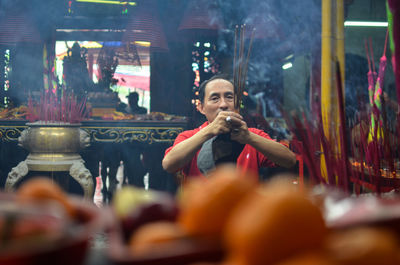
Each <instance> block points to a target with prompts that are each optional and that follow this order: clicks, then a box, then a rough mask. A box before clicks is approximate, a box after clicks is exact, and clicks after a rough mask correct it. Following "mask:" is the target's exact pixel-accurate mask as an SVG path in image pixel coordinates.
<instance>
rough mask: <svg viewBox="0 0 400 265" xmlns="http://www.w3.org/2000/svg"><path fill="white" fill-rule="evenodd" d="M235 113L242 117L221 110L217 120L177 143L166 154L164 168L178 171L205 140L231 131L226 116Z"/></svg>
mask: <svg viewBox="0 0 400 265" xmlns="http://www.w3.org/2000/svg"><path fill="white" fill-rule="evenodd" d="M234 115H236V116H237V117H238V118H241V116H240V115H238V114H235V113H232V112H226V111H221V112H220V113H219V114H218V116H217V117H216V118H215V120H214V121H213V122H212V123H210V124H209V125H208V126H207V127H205V128H203V129H201V130H200V131H199V132H198V133H196V134H195V135H193V136H192V137H190V138H188V139H186V140H184V141H182V142H180V143H179V144H177V145H175V146H174V147H173V148H172V149H171V150H170V151H169V152H168V153H167V154H166V155H165V157H164V159H163V161H162V166H163V168H164V170H166V171H167V172H169V173H174V172H176V171H178V170H179V169H181V168H183V167H184V166H185V165H186V164H188V163H189V162H190V161H191V160H192V158H193V157H194V156H195V155H196V152H197V151H198V150H199V149H200V148H201V147H202V145H203V143H204V142H205V141H207V140H209V139H211V138H212V137H214V136H216V135H219V134H222V133H228V132H230V130H231V128H230V126H229V124H228V123H227V122H226V117H227V116H232V117H233V116H234Z"/></svg>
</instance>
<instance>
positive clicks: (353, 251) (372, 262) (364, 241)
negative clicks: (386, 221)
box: [326, 227, 400, 265]
mask: <svg viewBox="0 0 400 265" xmlns="http://www.w3.org/2000/svg"><path fill="white" fill-rule="evenodd" d="M326 248H327V252H328V254H329V255H330V256H331V257H332V259H333V260H335V261H337V262H338V263H340V264H342V265H351V264H363V265H376V264H379V265H395V264H400V255H399V244H398V241H397V239H396V237H395V235H394V234H393V233H392V232H391V231H389V230H384V229H377V228H366V227H364V228H363V227H360V228H353V229H350V230H347V231H340V232H335V233H333V234H332V235H330V236H329V237H328V238H327V243H326Z"/></svg>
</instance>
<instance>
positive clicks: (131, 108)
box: [126, 92, 147, 114]
mask: <svg viewBox="0 0 400 265" xmlns="http://www.w3.org/2000/svg"><path fill="white" fill-rule="evenodd" d="M127 98H128V104H129V105H128V107H127V108H126V112H127V113H129V114H146V113H147V109H146V108H144V107H140V106H139V104H138V102H139V94H138V93H137V92H131V93H129V95H128V96H127Z"/></svg>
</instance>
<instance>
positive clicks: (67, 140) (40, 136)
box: [18, 123, 90, 171]
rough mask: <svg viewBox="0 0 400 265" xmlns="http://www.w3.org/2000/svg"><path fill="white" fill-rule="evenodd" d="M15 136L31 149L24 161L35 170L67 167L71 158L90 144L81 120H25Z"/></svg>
mask: <svg viewBox="0 0 400 265" xmlns="http://www.w3.org/2000/svg"><path fill="white" fill-rule="evenodd" d="M27 125H28V126H29V128H28V129H27V130H25V131H23V132H22V133H21V136H20V137H19V138H18V142H19V145H20V146H22V147H24V148H25V149H27V150H28V151H29V152H30V153H29V155H28V157H27V159H26V160H25V161H27V162H28V163H29V165H30V169H31V170H34V171H68V170H69V169H70V167H71V162H73V161H77V160H81V159H82V158H81V156H80V155H79V151H80V150H81V149H83V148H85V147H88V146H89V142H90V139H89V135H88V134H87V133H86V132H85V131H83V130H81V129H80V128H79V127H80V124H59V123H54V124H49V123H48V124H45V125H42V124H38V123H28V124H27Z"/></svg>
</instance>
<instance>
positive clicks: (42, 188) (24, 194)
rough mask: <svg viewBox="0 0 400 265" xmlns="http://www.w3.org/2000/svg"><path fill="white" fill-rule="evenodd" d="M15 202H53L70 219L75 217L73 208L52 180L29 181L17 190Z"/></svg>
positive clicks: (40, 178)
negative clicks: (56, 203) (58, 205)
mask: <svg viewBox="0 0 400 265" xmlns="http://www.w3.org/2000/svg"><path fill="white" fill-rule="evenodd" d="M16 195H17V200H19V201H22V202H24V201H25V202H31V201H49V200H50V201H55V202H58V203H59V204H61V205H62V206H63V208H64V209H65V211H66V212H67V214H68V215H69V216H70V217H74V216H75V208H74V206H73V205H72V204H71V203H70V202H69V201H68V196H67V195H66V193H65V192H64V191H63V190H62V189H61V188H60V186H58V185H57V184H56V183H54V182H53V181H52V180H50V179H48V178H44V177H37V178H33V179H29V180H27V181H26V182H24V183H23V184H22V185H21V187H19V189H18V190H17V193H16Z"/></svg>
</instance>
